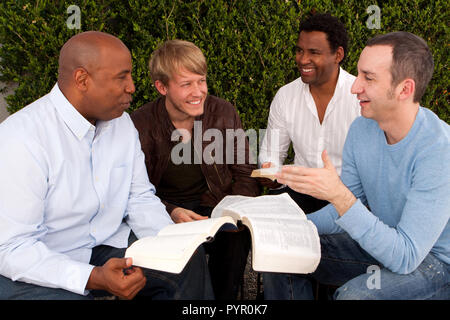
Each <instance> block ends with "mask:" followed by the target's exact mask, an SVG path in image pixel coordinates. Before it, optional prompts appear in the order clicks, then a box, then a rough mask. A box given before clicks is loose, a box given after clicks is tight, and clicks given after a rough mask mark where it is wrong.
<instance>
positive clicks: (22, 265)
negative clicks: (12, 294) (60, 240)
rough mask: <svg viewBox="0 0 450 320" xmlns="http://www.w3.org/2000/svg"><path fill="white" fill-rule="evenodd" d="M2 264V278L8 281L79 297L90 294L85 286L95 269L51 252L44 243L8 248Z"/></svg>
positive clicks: (5, 250)
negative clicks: (67, 292)
mask: <svg viewBox="0 0 450 320" xmlns="http://www.w3.org/2000/svg"><path fill="white" fill-rule="evenodd" d="M13 245H14V244H12V245H11V246H13ZM0 260H1V261H2V264H1V268H0V274H2V275H3V276H5V277H7V278H9V279H12V280H14V281H16V280H17V281H23V282H27V283H32V284H35V285H38V286H43V287H49V288H61V289H64V290H68V291H71V292H74V293H77V294H80V295H84V294H86V293H87V292H86V291H85V289H86V284H87V282H88V279H89V276H90V273H91V270H92V268H93V266H91V265H89V264H88V263H83V262H79V261H75V260H72V259H71V258H69V257H68V256H66V255H63V254H59V253H56V252H53V251H51V250H48V248H47V247H46V246H45V245H44V244H43V243H41V242H35V243H34V244H33V245H30V246H27V245H26V244H23V245H22V246H19V247H17V248H15V249H11V248H5V249H4V250H2V252H1V253H0Z"/></svg>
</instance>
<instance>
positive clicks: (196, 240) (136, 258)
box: [125, 217, 237, 273]
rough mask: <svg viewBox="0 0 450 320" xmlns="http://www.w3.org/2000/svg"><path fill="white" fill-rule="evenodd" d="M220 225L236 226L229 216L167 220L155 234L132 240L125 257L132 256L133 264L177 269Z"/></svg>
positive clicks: (225, 227)
mask: <svg viewBox="0 0 450 320" xmlns="http://www.w3.org/2000/svg"><path fill="white" fill-rule="evenodd" d="M221 228H222V229H237V227H236V223H235V221H234V220H233V218H232V217H221V218H216V219H206V220H197V221H192V222H184V223H177V224H170V225H168V226H165V227H164V228H162V229H161V230H160V231H159V232H158V235H157V236H155V237H145V238H142V239H139V240H137V241H135V242H133V243H132V244H131V246H130V247H129V248H128V249H127V250H126V252H125V258H133V265H135V266H139V267H144V268H148V269H154V270H161V271H166V272H172V273H180V272H181V271H183V268H184V266H185V265H186V264H187V263H188V261H189V259H190V258H191V256H192V255H193V254H194V252H195V250H196V249H197V248H198V247H199V246H200V245H201V244H202V243H203V242H207V241H211V240H212V239H213V237H214V235H215V234H216V232H217V231H218V230H219V229H221Z"/></svg>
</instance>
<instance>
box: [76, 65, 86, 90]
mask: <svg viewBox="0 0 450 320" xmlns="http://www.w3.org/2000/svg"><path fill="white" fill-rule="evenodd" d="M73 78H74V81H75V85H76V87H77V88H78V89H79V90H81V91H86V90H87V87H88V79H89V74H88V72H87V71H86V69H84V68H77V69H75V71H74V72H73Z"/></svg>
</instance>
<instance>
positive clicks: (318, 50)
mask: <svg viewBox="0 0 450 320" xmlns="http://www.w3.org/2000/svg"><path fill="white" fill-rule="evenodd" d="M295 49H300V50H307V51H317V52H320V51H321V50H320V49H319V48H306V49H305V48H302V47H300V46H298V45H296V46H295Z"/></svg>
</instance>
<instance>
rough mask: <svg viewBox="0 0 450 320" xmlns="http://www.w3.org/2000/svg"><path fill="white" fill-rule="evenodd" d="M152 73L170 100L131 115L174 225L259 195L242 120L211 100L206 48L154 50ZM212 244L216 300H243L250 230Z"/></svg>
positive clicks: (173, 44)
mask: <svg viewBox="0 0 450 320" xmlns="http://www.w3.org/2000/svg"><path fill="white" fill-rule="evenodd" d="M149 68H150V75H151V78H152V81H153V83H154V85H155V87H156V89H157V90H158V92H159V93H160V94H161V95H162V96H161V97H159V98H158V99H157V100H156V101H153V102H149V103H147V104H145V105H144V106H142V107H141V108H139V109H138V110H136V111H135V112H133V114H132V115H131V118H132V120H133V122H134V124H135V126H136V128H137V130H138V131H139V137H140V141H141V146H142V150H143V152H144V154H145V163H146V166H147V172H148V176H149V178H150V181H151V182H152V183H153V184H154V185H155V187H156V194H157V195H158V196H159V197H160V198H161V200H162V201H163V203H164V204H165V205H166V209H167V211H168V213H169V214H170V216H171V218H172V220H173V221H174V222H176V223H181V222H187V221H193V220H199V219H207V218H208V217H209V216H210V215H211V211H212V209H213V208H214V206H215V205H217V203H218V202H219V201H220V200H222V198H223V197H225V196H226V195H231V194H235V195H245V196H258V195H259V193H260V190H259V185H258V183H257V181H256V180H254V179H253V178H251V177H250V174H251V171H252V170H253V169H255V168H256V161H254V162H255V164H251V161H250V154H249V144H248V140H247V138H246V137H245V134H244V132H243V130H242V125H241V121H240V119H239V115H238V114H237V112H236V110H235V108H234V107H233V106H232V105H231V104H230V103H229V102H227V101H225V100H223V99H220V98H217V97H215V96H211V95H208V86H207V83H206V73H207V66H206V59H205V57H204V55H203V53H202V51H201V50H200V49H199V48H198V47H196V46H195V45H194V44H193V43H190V42H187V41H181V40H169V41H167V42H165V43H164V44H163V45H162V46H161V47H160V48H158V49H157V50H156V51H155V52H154V53H153V55H152V58H151V59H150V62H149ZM230 133H231V135H230ZM230 136H231V139H230V138H229V137H230ZM212 137H214V139H212ZM211 140H213V141H211ZM205 247H206V250H207V252H208V253H209V270H210V274H211V280H212V284H213V289H214V293H215V296H216V299H219V300H223V299H236V297H237V293H238V287H239V284H240V281H241V279H242V276H243V273H244V269H245V264H246V261H247V255H248V252H249V248H250V237H249V233H248V230H247V229H245V228H244V227H241V228H240V229H239V230H238V231H237V232H224V231H222V232H219V233H218V234H217V235H216V237H215V240H214V241H213V242H212V243H208V244H206V245H205Z"/></svg>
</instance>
